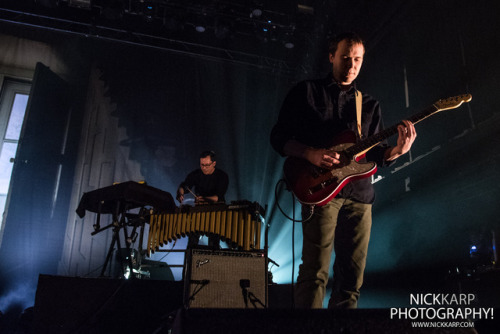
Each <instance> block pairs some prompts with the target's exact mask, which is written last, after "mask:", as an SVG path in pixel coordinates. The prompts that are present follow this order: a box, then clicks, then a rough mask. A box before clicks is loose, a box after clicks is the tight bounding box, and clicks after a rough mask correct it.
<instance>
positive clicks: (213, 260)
mask: <svg viewBox="0 0 500 334" xmlns="http://www.w3.org/2000/svg"><path fill="white" fill-rule="evenodd" d="M186 261H187V262H186V275H185V278H184V305H185V307H187V308H266V307H267V265H266V258H265V256H264V253H263V252H260V251H250V252H248V251H232V250H217V251H214V250H204V249H191V250H188V252H187V257H186Z"/></svg>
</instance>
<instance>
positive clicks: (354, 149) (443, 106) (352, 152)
mask: <svg viewBox="0 0 500 334" xmlns="http://www.w3.org/2000/svg"><path fill="white" fill-rule="evenodd" d="M470 100H472V95H470V94H464V95H459V96H455V97H450V98H447V99H445V100H438V101H436V102H435V103H434V104H432V105H431V106H430V107H428V108H426V109H424V110H423V111H422V112H419V113H418V114H415V115H413V116H411V117H410V118H408V120H409V121H410V122H412V123H413V124H417V123H418V122H420V121H422V120H424V119H426V118H427V117H429V116H431V115H434V114H435V113H437V112H439V111H441V110H448V109H455V108H458V107H459V106H460V105H462V103H464V102H469V101H470ZM400 124H403V123H398V124H395V125H393V126H391V127H390V128H387V129H385V130H382V131H380V132H379V133H377V134H374V135H373V136H370V137H368V138H366V139H364V140H362V141H360V142H359V143H357V144H355V145H352V146H351V147H349V148H348V149H346V151H345V152H346V154H347V155H349V156H351V157H353V158H354V157H358V156H360V155H362V154H363V153H365V152H367V151H368V150H370V149H371V148H372V147H374V146H375V145H377V144H379V143H380V142H382V141H383V140H385V139H387V138H389V137H390V136H392V135H395V134H396V133H398V126H399V125H400Z"/></svg>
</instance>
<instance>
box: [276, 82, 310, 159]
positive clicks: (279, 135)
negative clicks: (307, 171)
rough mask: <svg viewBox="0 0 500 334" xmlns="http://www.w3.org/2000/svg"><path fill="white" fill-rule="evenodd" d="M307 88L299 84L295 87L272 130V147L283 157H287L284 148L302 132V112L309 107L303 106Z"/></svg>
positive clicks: (284, 103) (284, 102)
mask: <svg viewBox="0 0 500 334" xmlns="http://www.w3.org/2000/svg"><path fill="white" fill-rule="evenodd" d="M304 90H305V86H304V85H303V84H299V85H297V86H295V87H293V88H292V89H291V90H290V91H289V93H288V94H287V96H286V97H285V100H284V101H283V105H282V106H281V109H280V112H279V115H278V120H277V122H276V124H275V125H274V127H273V128H272V130H271V138H270V139H271V146H272V147H273V148H274V150H275V151H276V152H278V153H279V154H280V155H281V156H285V154H284V152H283V147H284V146H285V144H286V143H287V142H288V141H289V140H291V139H294V138H295V136H296V134H297V133H299V131H301V130H300V123H301V122H300V119H301V114H300V112H299V111H300V110H305V109H306V108H307V107H306V106H303V104H304V100H305V98H304V96H305V91H304Z"/></svg>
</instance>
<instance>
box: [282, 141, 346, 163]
mask: <svg viewBox="0 0 500 334" xmlns="http://www.w3.org/2000/svg"><path fill="white" fill-rule="evenodd" d="M283 152H284V153H285V155H287V156H292V157H298V158H303V159H306V160H307V161H309V162H310V163H312V164H313V165H314V166H317V167H321V168H329V167H332V166H333V165H334V164H339V163H340V160H339V159H340V154H338V153H337V152H335V151H333V150H331V149H326V148H314V147H310V146H307V145H304V144H302V143H301V142H298V141H297V140H295V139H292V140H289V141H287V142H286V144H285V146H284V147H283Z"/></svg>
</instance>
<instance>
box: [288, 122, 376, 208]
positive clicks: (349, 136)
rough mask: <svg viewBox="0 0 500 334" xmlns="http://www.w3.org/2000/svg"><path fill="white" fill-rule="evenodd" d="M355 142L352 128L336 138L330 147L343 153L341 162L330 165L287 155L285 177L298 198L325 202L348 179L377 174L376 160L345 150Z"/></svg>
mask: <svg viewBox="0 0 500 334" xmlns="http://www.w3.org/2000/svg"><path fill="white" fill-rule="evenodd" d="M355 142H356V136H355V134H354V133H353V132H351V131H345V132H343V133H341V134H340V135H339V136H338V137H336V138H335V140H334V142H333V146H332V147H331V150H332V151H335V152H338V153H339V154H340V163H339V164H337V165H335V166H334V167H333V168H331V169H329V168H320V167H316V166H314V165H313V164H311V163H310V162H309V161H307V160H306V159H302V158H296V157H288V158H287V159H286V160H285V164H284V165H283V172H284V175H285V179H286V180H287V183H288V186H289V187H290V188H291V189H290V190H291V191H292V192H293V193H294V194H295V196H296V197H297V199H298V200H299V202H301V203H302V204H307V205H316V206H323V205H325V204H327V203H328V202H329V201H330V200H332V199H333V198H334V197H335V196H337V194H338V193H339V192H340V190H341V189H342V188H343V187H344V186H345V185H346V184H347V183H349V182H351V181H354V180H358V179H362V178H366V177H369V176H371V175H373V174H375V172H376V171H377V164H376V163H375V162H366V163H359V162H357V161H356V158H355V157H351V156H349V155H348V154H347V153H346V152H345V150H346V149H347V148H349V147H350V146H352V145H354V144H355Z"/></svg>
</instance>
